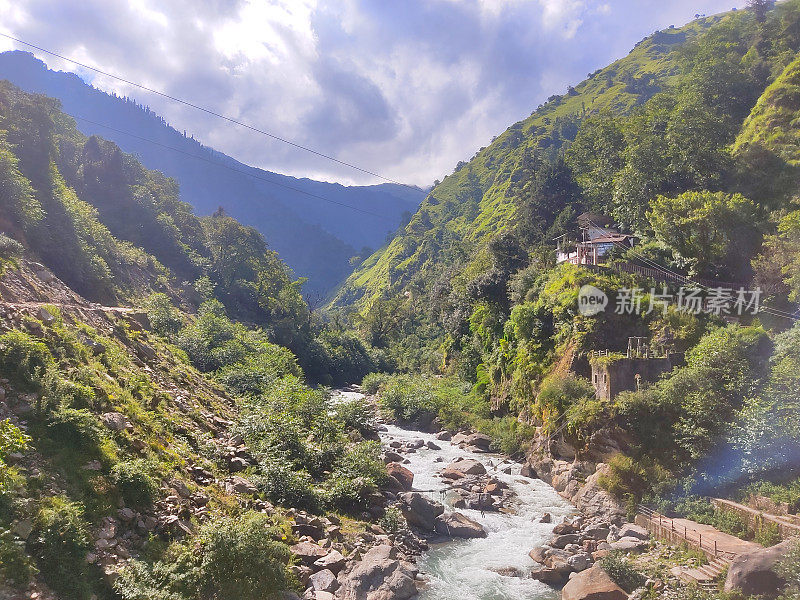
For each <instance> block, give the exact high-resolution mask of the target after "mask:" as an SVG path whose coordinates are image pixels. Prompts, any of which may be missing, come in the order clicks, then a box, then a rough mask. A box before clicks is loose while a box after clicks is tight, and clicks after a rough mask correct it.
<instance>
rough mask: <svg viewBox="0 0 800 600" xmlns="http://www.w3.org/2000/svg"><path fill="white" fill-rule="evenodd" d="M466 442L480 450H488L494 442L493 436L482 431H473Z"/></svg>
mask: <svg viewBox="0 0 800 600" xmlns="http://www.w3.org/2000/svg"><path fill="white" fill-rule="evenodd" d="M464 443H465V444H467V446H471V447H472V448H473V449H475V450H478V451H480V452H488V451H489V447H490V446H491V444H492V438H490V437H489V436H488V435H484V434H482V433H473V434H472V435H468V436H467V437H466V439H465V440H464Z"/></svg>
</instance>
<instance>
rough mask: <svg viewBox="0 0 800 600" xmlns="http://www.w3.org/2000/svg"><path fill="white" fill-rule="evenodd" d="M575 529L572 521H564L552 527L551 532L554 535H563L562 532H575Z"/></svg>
mask: <svg viewBox="0 0 800 600" xmlns="http://www.w3.org/2000/svg"><path fill="white" fill-rule="evenodd" d="M576 531H578V528H577V527H575V525H573V524H572V523H569V522H566V521H565V522H564V523H559V524H558V525H556V526H555V527H553V533H554V534H555V535H564V534H567V533H575V532H576Z"/></svg>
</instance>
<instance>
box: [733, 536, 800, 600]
mask: <svg viewBox="0 0 800 600" xmlns="http://www.w3.org/2000/svg"><path fill="white" fill-rule="evenodd" d="M795 543H796V542H795V541H793V540H787V541H785V542H781V543H780V544H777V545H775V546H771V547H769V548H764V549H763V550H762V549H758V550H753V551H751V552H746V553H744V554H740V555H739V556H738V557H737V558H736V559H735V560H734V561H733V563H732V564H731V566H730V567H729V568H728V577H727V578H726V579H725V591H726V592H732V591H734V590H740V591H741V592H742V593H744V595H745V596H763V597H764V598H777V597H778V596H779V595H780V593H781V591H782V590H783V588H784V587H785V586H786V580H785V579H784V578H783V577H781V576H780V575H778V573H777V572H776V571H775V567H776V566H777V565H778V563H779V562H780V561H781V560H782V559H783V558H784V557H786V555H787V554H789V552H790V551H791V550H792V547H793V544H795Z"/></svg>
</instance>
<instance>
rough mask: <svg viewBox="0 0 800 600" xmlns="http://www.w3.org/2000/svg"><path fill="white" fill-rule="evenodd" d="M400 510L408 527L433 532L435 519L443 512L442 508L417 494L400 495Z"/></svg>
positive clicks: (440, 505)
mask: <svg viewBox="0 0 800 600" xmlns="http://www.w3.org/2000/svg"><path fill="white" fill-rule="evenodd" d="M400 510H401V511H402V513H403V516H404V517H405V518H406V521H408V524H409V525H416V526H417V527H419V528H421V529H424V530H426V531H433V530H434V528H435V527H436V517H438V516H439V515H441V514H442V513H443V512H444V506H442V504H441V503H440V502H436V501H435V500H431V499H430V498H428V497H427V496H423V495H422V494H420V493H419V492H406V493H405V494H400Z"/></svg>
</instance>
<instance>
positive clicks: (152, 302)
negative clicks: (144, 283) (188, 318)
mask: <svg viewBox="0 0 800 600" xmlns="http://www.w3.org/2000/svg"><path fill="white" fill-rule="evenodd" d="M144 307H145V310H146V311H147V318H148V319H149V320H150V325H152V327H153V331H155V332H157V333H160V334H161V335H163V336H166V337H171V336H173V335H175V334H177V333H178V332H179V331H180V329H181V327H182V326H183V320H182V319H181V313H180V311H179V310H178V309H177V308H175V307H174V306H173V305H172V302H170V300H169V298H168V297H167V295H166V294H161V293H158V294H153V295H152V296H150V297H149V298H148V299H147V300H146V301H145V303H144Z"/></svg>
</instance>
